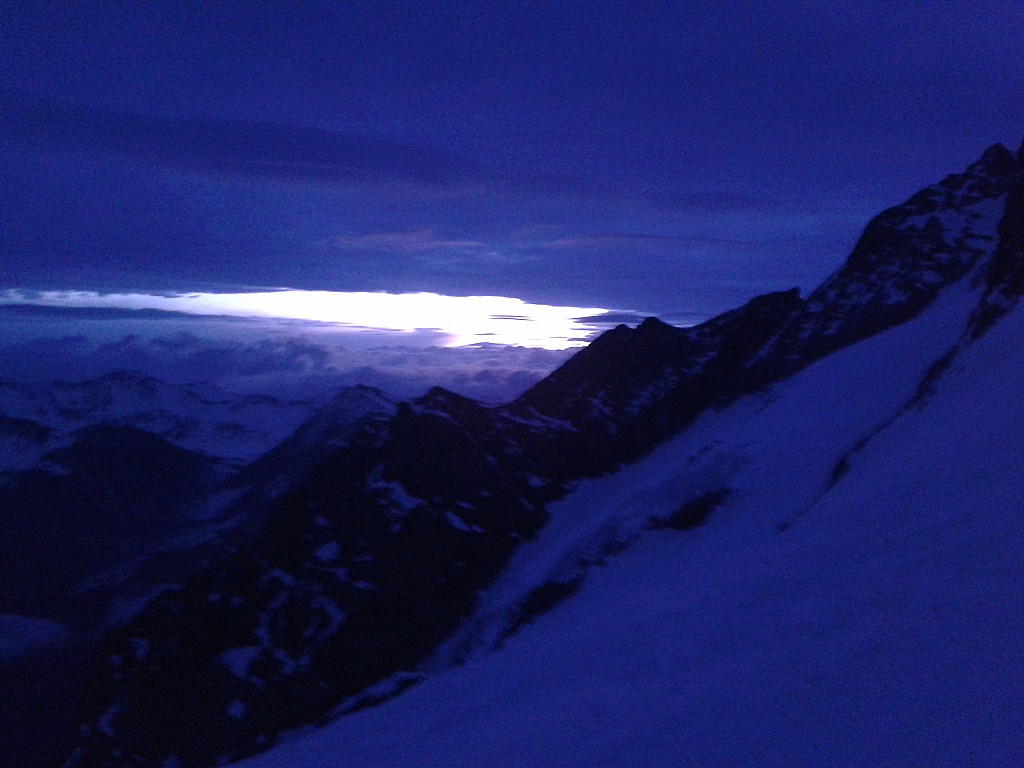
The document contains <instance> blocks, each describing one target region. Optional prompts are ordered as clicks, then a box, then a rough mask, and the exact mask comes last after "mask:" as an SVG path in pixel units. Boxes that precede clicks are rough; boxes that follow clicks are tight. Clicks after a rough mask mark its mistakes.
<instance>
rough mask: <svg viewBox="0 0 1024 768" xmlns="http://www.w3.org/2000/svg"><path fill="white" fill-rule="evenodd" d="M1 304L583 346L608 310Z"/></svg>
mask: <svg viewBox="0 0 1024 768" xmlns="http://www.w3.org/2000/svg"><path fill="white" fill-rule="evenodd" d="M0 305H31V306H46V307H61V308H69V309H71V308H87V309H128V310H158V311H164V312H178V313H183V314H189V315H206V316H230V317H261V318H276V319H282V320H297V321H307V322H312V323H323V324H335V325H339V326H344V327H346V328H347V329H370V330H378V331H381V330H383V331H393V332H409V333H411V332H414V331H421V330H434V331H438V332H440V333H441V334H443V335H444V337H445V344H444V345H445V346H449V347H458V346H468V345H472V344H479V343H485V342H486V343H491V344H508V345H515V346H523V347H540V348H544V349H567V348H569V347H575V346H581V345H583V344H584V343H585V342H586V340H588V339H589V337H591V336H592V335H593V334H594V333H596V332H597V331H599V330H601V329H602V325H601V324H600V323H599V320H600V318H601V316H602V315H605V314H608V313H610V310H608V309H604V308H601V307H562V306H552V305H548V304H530V303H528V302H525V301H523V300H521V299H515V298H509V297H505V296H443V295H439V294H436V293H401V294H393V293H365V292H363V293H355V292H353V293H342V292H335V291H299V290H279V291H263V292H251V293H188V294H174V295H158V294H146V293H97V292H94V291H39V292H28V291H19V290H8V291H5V292H2V293H0Z"/></svg>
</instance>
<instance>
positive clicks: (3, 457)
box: [0, 371, 323, 472]
mask: <svg viewBox="0 0 1024 768" xmlns="http://www.w3.org/2000/svg"><path fill="white" fill-rule="evenodd" d="M322 405H323V403H322V402H320V401H318V400H316V399H313V398H311V399H307V400H295V399H293V400H286V399H281V398H277V397H273V396H269V395H251V394H236V393H231V392H226V391H224V390H222V389H219V388H218V387H216V386H214V385H211V384H189V385H175V384H169V383H167V382H164V381H160V380H158V379H154V378H152V377H149V376H145V375H143V374H141V373H136V372H132V371H114V372H112V373H109V374H106V375H105V376H101V377H100V378H98V379H91V380H89V381H82V382H49V383H15V382H5V381H0V472H3V471H22V470H25V469H29V468H31V467H34V466H36V465H37V464H38V462H39V461H40V459H42V457H43V456H44V455H45V454H46V453H48V452H49V451H52V450H54V449H56V448H58V447H63V446H65V445H68V444H70V443H71V442H72V441H73V439H74V435H75V433H76V432H78V431H79V430H82V429H85V428H88V427H92V426H96V425H98V424H112V425H116V426H129V427H134V428H136V429H141V430H145V431H146V432H151V433H153V434H154V435H157V436H159V437H161V438H163V439H165V440H168V441H169V442H171V443H174V444H175V445H178V446H179V447H181V448H185V449H187V450H190V451H197V452H199V453H203V454H206V455H209V456H212V457H216V458H218V459H224V460H227V461H229V462H232V463H234V464H236V465H240V464H244V463H247V462H249V461H252V460H253V459H255V458H256V457H258V456H260V455H262V454H263V453H264V452H266V451H267V450H269V449H270V448H272V447H273V446H275V445H276V444H277V443H278V442H280V441H281V440H283V439H284V438H285V437H287V436H288V435H289V434H290V433H291V432H292V431H293V430H294V429H295V428H296V427H298V426H299V424H300V423H301V422H302V421H304V420H305V419H307V418H309V417H310V416H311V415H312V414H313V413H314V412H315V411H316V410H317V409H318V408H319V407H321V406H322Z"/></svg>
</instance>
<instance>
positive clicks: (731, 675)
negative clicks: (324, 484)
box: [243, 280, 1024, 768]
mask: <svg viewBox="0 0 1024 768" xmlns="http://www.w3.org/2000/svg"><path fill="white" fill-rule="evenodd" d="M971 285H972V281H970V280H965V281H963V282H962V283H960V284H958V285H957V286H955V287H954V288H952V289H950V290H949V291H947V292H946V293H945V294H944V295H943V296H942V297H941V298H940V299H939V300H938V301H937V302H936V303H934V304H933V305H932V306H931V307H930V308H929V309H928V310H927V311H925V312H924V314H922V315H921V316H920V317H919V318H917V319H916V320H914V321H912V322H911V323H908V324H906V325H904V326H901V327H898V328H895V329H893V330H890V331H888V332H886V333H884V334H881V335H879V336H876V337H874V338H872V339H869V340H867V341H864V342H861V343H860V344H857V345H855V346H853V347H850V348H847V349H846V350H843V351H841V352H838V353H836V354H833V355H831V356H829V357H827V358H825V359H823V360H821V361H819V362H818V363H816V364H814V365H812V366H810V367H809V368H807V369H806V370H804V371H803V372H801V373H800V374H797V375H796V376H794V377H792V378H791V379H789V380H787V381H786V382H783V383H781V384H778V385H776V386H774V387H773V388H772V389H770V390H769V391H767V392H765V393H763V394H759V395H756V396H752V397H748V398H745V399H742V400H740V401H738V402H736V403H735V404H733V405H732V406H731V407H730V408H728V409H725V410H723V411H720V412H712V413H707V414H705V415H704V416H703V417H701V418H700V419H699V420H698V422H697V423H695V424H694V425H693V426H692V427H691V428H690V429H688V430H687V431H686V432H685V433H683V434H682V435H681V436H679V437H678V438H676V439H674V440H672V441H670V442H669V443H667V444H665V445H663V446H662V447H661V448H660V449H658V450H657V451H655V452H654V453H653V454H651V455H650V456H649V457H647V458H646V459H644V460H642V461H640V462H639V463H637V464H635V465H633V466H631V467H628V468H626V469H624V470H623V471H621V472H619V473H617V474H615V475H612V476H609V477H606V478H602V479H597V480H592V481H587V482H585V483H584V484H582V485H581V486H580V487H579V489H578V490H577V491H575V492H574V493H573V494H572V495H570V496H569V497H567V498H566V499H564V500H563V501H561V502H559V503H557V504H554V505H552V506H551V508H550V511H551V514H552V518H553V519H552V523H551V524H550V525H549V526H548V527H547V528H546V529H545V531H544V532H543V533H542V534H541V535H540V536H539V537H538V538H537V539H536V540H535V541H534V542H533V543H532V544H530V545H528V546H526V547H524V548H523V549H521V550H520V552H519V553H518V554H517V556H516V557H515V558H514V559H513V560H512V561H511V563H510V566H509V568H508V570H507V571H506V573H505V574H504V576H503V577H502V578H501V579H499V581H498V582H496V584H495V585H494V586H493V587H492V588H491V590H489V592H488V593H486V595H485V596H484V598H483V600H482V601H481V607H480V609H479V610H478V612H477V614H476V616H475V617H474V620H473V621H472V622H471V623H470V624H469V625H468V627H467V629H466V630H465V631H464V632H463V633H462V634H461V635H460V636H459V637H458V638H457V639H456V641H455V642H453V643H452V644H449V645H448V646H446V647H445V648H444V649H442V651H441V652H440V653H439V655H438V656H437V657H436V658H435V659H434V669H433V672H434V673H433V674H432V675H430V676H429V677H427V678H426V679H425V680H424V681H423V682H422V683H420V684H419V685H417V686H415V687H413V688H411V689H410V690H408V691H406V692H405V693H403V694H402V695H400V696H398V697H397V698H394V699H391V700H390V701H388V702H386V703H384V704H382V705H379V706H377V707H374V708H370V709H366V710H363V711H361V712H356V713H353V714H349V715H347V716H345V717H343V718H341V719H339V720H337V721H335V722H333V723H331V724H329V725H327V726H325V727H323V728H321V729H307V730H306V731H302V732H298V733H294V734H292V735H291V736H290V737H288V738H286V739H284V740H283V741H282V743H281V744H279V745H278V746H277V747H276V748H275V749H274V750H272V751H270V752H268V753H266V754H265V755H262V756H260V757H257V758H254V759H252V760H250V761H246V762H245V763H243V765H245V766H247V768H272V767H278V766H281V767H283V766H295V765H304V766H308V767H309V768H337V767H340V766H351V765H363V766H432V765H437V766H442V765H443V766H446V767H454V766H480V765H488V766H505V765H508V766H513V765H514V766H522V765H544V766H596V765H602V766H636V765H644V766H687V765H692V766H710V765H714V766H732V765H735V766H751V765H756V766H773V765H777V766H794V765H858V766H870V765H878V766H883V765H884V766H897V765H900V766H902V765H949V766H952V765H956V766H970V765H976V766H993V765H1000V766H1004V765H1005V766H1009V765H1019V764H1021V762H1022V761H1024V736H1021V734H1022V733H1024V633H1022V632H1021V631H1020V617H1021V616H1024V592H1022V591H1021V589H1020V584H1021V582H1022V577H1024V524H1022V517H1021V515H1022V512H1024V471H1022V470H1024V406H1022V403H1024V378H1022V376H1021V373H1022V372H1024V310H1022V309H1021V308H1018V309H1016V310H1014V311H1013V312H1011V313H1010V314H1009V315H1007V316H1006V317H1005V318H1003V319H1002V320H1001V321H1000V322H998V323H997V324H996V325H994V326H993V327H992V328H991V330H989V332H988V333H987V334H986V335H984V336H982V337H981V338H980V339H979V340H977V341H974V342H970V343H967V342H964V340H963V338H962V337H963V334H964V333H965V331H966V330H967V328H968V324H969V321H970V316H971V312H972V308H973V307H974V306H976V303H977V301H978V296H979V293H980V290H981V288H980V287H979V288H973V289H972V288H971ZM953 347H957V349H958V353H957V354H956V356H955V357H954V358H953V359H952V362H951V365H949V367H947V368H945V371H944V373H943V374H942V375H941V377H939V378H938V379H937V380H936V379H934V370H930V369H931V366H932V363H933V362H934V361H935V360H936V359H938V358H941V357H942V356H943V354H944V353H945V352H946V351H948V350H949V349H950V348H953ZM925 381H928V383H929V386H927V387H924V388H922V387H921V386H920V385H921V384H922V383H923V382H925ZM709 491H723V492H724V493H723V494H720V495H719V496H718V497H716V498H717V500H718V501H719V503H718V505H717V506H716V507H715V508H714V509H713V511H711V514H710V517H709V519H708V520H707V522H706V523H704V524H703V525H701V526H698V527H695V528H693V529H692V530H687V531H683V530H673V529H671V528H669V527H665V526H664V525H663V524H661V523H659V522H658V521H659V520H667V519H669V518H671V517H672V516H673V515H674V514H675V513H676V512H677V511H678V510H679V508H680V506H681V505H683V504H684V503H685V502H686V501H687V500H688V499H693V498H694V497H699V496H701V495H702V494H706V493H707V492H709ZM581 574H582V575H583V576H582V578H580V575H581ZM574 579H578V580H577V581H576V582H575V584H574V589H575V592H574V594H571V595H569V596H568V597H566V598H565V599H564V600H563V601H562V602H561V603H559V604H558V605H556V606H555V607H554V608H553V609H551V610H550V611H548V612H547V613H544V614H541V615H536V616H533V617H531V618H530V619H529V621H528V623H526V624H525V625H523V626H521V627H519V629H518V631H517V632H515V633H514V634H512V635H511V636H506V637H504V638H503V640H502V642H501V645H500V648H499V649H498V650H496V651H493V652H492V651H491V650H490V648H491V647H492V646H493V645H494V643H495V641H496V640H497V639H498V638H499V637H501V635H502V631H503V630H504V629H507V628H509V626H510V618H513V617H514V616H515V606H516V604H517V603H519V604H521V603H522V600H523V599H524V598H525V597H526V596H527V595H528V594H529V593H530V592H531V591H532V590H534V589H535V588H536V587H538V586H541V585H542V584H545V583H547V582H550V581H552V580H554V581H561V582H563V583H564V582H567V581H573V580H574ZM455 646H459V647H460V648H461V653H458V654H456V655H457V656H459V657H460V658H465V657H466V656H467V655H468V656H469V660H468V662H467V663H466V664H465V665H464V666H460V667H456V668H447V669H445V668H444V662H446V661H448V660H450V659H451V658H452V654H453V652H454V651H455V650H456V648H455ZM467 648H471V649H474V650H473V652H471V653H469V654H467V653H466V649H467Z"/></svg>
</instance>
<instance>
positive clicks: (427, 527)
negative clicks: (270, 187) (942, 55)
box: [69, 146, 1024, 768]
mask: <svg viewBox="0 0 1024 768" xmlns="http://www.w3.org/2000/svg"><path fill="white" fill-rule="evenodd" d="M1022 176H1024V174H1022V161H1021V158H1020V157H1017V158H1015V157H1014V156H1013V155H1012V154H1011V153H1010V152H1009V151H1008V150H1006V149H1004V148H1002V147H998V146H997V147H993V148H992V149H989V150H988V151H987V152H986V153H985V154H984V156H983V157H982V158H981V160H980V161H979V162H978V163H976V164H974V165H972V166H971V167H970V168H969V169H968V170H967V171H966V172H965V173H963V174H959V175H955V176H950V177H948V178H947V179H945V180H943V181H942V182H940V183H939V184H936V185H934V186H932V187H928V188H927V189H925V190H923V191H922V192H920V193H918V194H917V195H915V196H914V197H912V198H911V199H910V200H908V201H907V202H906V203H905V204H903V205H902V206H898V207H896V208H893V209H890V210H889V211H886V212H884V213H883V214H881V215H880V216H879V217H877V218H876V219H874V220H873V221H872V222H871V223H870V224H869V225H868V227H867V229H866V230H865V232H864V235H863V236H862V238H861V240H860V242H859V243H858V244H857V246H856V248H855V250H854V252H853V254H852V255H851V256H850V259H849V260H848V262H847V263H846V264H845V265H844V266H843V267H842V268H841V269H840V270H839V271H838V272H837V273H836V274H834V275H833V276H832V277H830V278H829V279H828V280H827V281H826V282H825V283H824V284H823V285H822V286H821V288H819V289H818V290H816V291H815V292H814V293H812V294H811V296H810V297H809V298H808V299H806V300H801V299H800V297H799V295H798V294H797V292H796V291H795V290H794V291H788V292H783V293H777V294H770V295H767V296H762V297H759V298H757V299H754V300H753V301H751V302H750V303H748V304H747V305H745V306H744V307H741V308H739V309H737V310H734V311H732V312H728V313H725V314H724V315H722V316H720V317H717V318H715V319H713V320H710V321H708V322H706V323H704V324H702V325H699V326H696V327H693V328H687V329H679V328H673V327H670V326H667V325H665V324H664V323H661V322H659V321H657V320H655V319H649V320H647V321H645V322H644V323H642V324H641V325H640V326H639V327H637V328H635V329H630V328H627V327H625V326H620V327H618V328H616V329H614V330H612V331H610V332H608V333H606V334H605V335H603V336H602V337H600V338H599V339H597V340H596V341H595V342H594V343H593V344H591V345H590V346H589V347H587V348H586V349H584V350H582V351H581V352H580V353H578V354H577V355H576V356H575V357H573V358H572V359H571V360H569V361H568V362H567V363H566V364H565V365H564V366H563V367H562V368H560V369H559V370H557V371H556V372H554V373H553V374H552V375H551V376H550V377H549V378H547V379H545V380H544V381H542V382H540V383H539V384H537V385H536V386H535V387H534V388H533V389H531V390H530V391H528V392H527V393H525V394H524V395H523V396H521V397H520V398H518V399H517V400H515V401H513V402H512V403H509V404H507V405H504V406H500V407H484V406H482V405H480V404H477V403H475V402H473V401H471V400H468V399H466V398H462V397H459V396H457V395H455V394H452V393H450V392H447V391H445V390H442V389H435V390H432V391H431V392H429V393H428V394H427V395H426V396H424V397H422V398H420V399H418V400H414V401H411V402H407V403H401V404H399V405H397V407H395V408H393V409H383V410H374V411H372V412H370V413H368V414H367V415H366V416H365V417H364V418H362V419H360V420H358V421H357V422H354V423H347V424H346V425H345V427H344V432H345V439H344V440H343V441H340V443H339V444H338V445H337V446H332V445H331V444H330V441H329V440H326V442H325V441H324V440H321V439H320V437H318V436H317V435H318V434H320V433H318V432H317V429H315V428H313V427H312V426H310V427H307V428H306V429H305V432H302V431H300V433H299V434H300V435H305V437H303V438H302V439H301V440H300V439H298V438H297V439H296V441H293V443H292V447H291V448H287V447H286V448H283V449H282V451H281V452H279V453H278V454H277V458H276V459H274V460H273V461H270V460H268V462H267V464H266V465H264V466H275V467H277V468H278V469H276V470H274V471H275V472H279V470H280V467H282V466H284V465H286V464H287V461H285V460H283V459H282V458H281V457H282V456H292V457H295V456H300V455H301V456H305V457H307V458H308V459H309V465H308V466H307V467H306V468H305V469H304V470H303V471H301V472H295V473H291V474H289V473H287V472H285V473H284V474H279V475H275V477H277V476H279V477H283V478H285V485H286V487H285V488H283V489H282V490H281V492H280V493H276V494H274V496H273V500H272V501H270V502H268V503H269V505H270V506H269V509H268V511H267V513H266V515H267V517H266V524H265V526H264V527H263V529H262V532H261V533H260V534H259V535H258V536H256V537H254V538H253V539H252V540H251V541H249V542H248V543H246V544H245V545H244V546H240V547H237V548H235V549H233V550H232V551H230V552H226V553H224V555H223V556H222V558H221V559H220V560H219V562H218V563H217V565H216V566H215V567H212V568H210V569H209V570H207V571H206V572H204V573H201V574H199V575H198V576H195V577H193V578H192V579H191V580H189V581H188V582H187V583H186V584H185V585H184V586H183V587H181V588H178V589H173V590H170V591H167V592H165V593H164V594H162V595H160V596H159V597H157V598H156V599H154V600H153V601H152V602H151V603H150V604H149V605H148V606H146V607H145V608H144V609H143V610H142V611H141V612H140V613H139V614H138V615H137V617H136V618H135V619H134V620H133V621H132V622H131V623H130V624H128V625H127V626H125V627H123V628H121V629H119V630H117V631H116V632H114V633H113V634H112V635H111V636H110V637H109V638H108V639H107V641H106V643H105V645H104V648H103V650H102V653H101V654H100V655H99V657H98V659H97V660H96V664H95V668H94V669H93V670H92V673H91V675H90V683H89V685H88V688H87V692H86V696H85V700H84V703H83V710H82V729H81V734H82V735H81V741H80V745H79V748H78V749H77V750H76V752H75V753H74V755H73V756H72V758H71V760H70V762H69V765H71V766H79V767H82V768H84V767H87V766H108V767H113V766H129V765H131V766H158V765H161V764H163V763H165V762H166V761H168V760H171V759H173V760H174V761H176V762H175V763H174V764H176V765H179V766H186V767H193V766H209V765H214V764H219V763H223V762H225V761H230V760H234V759H237V758H240V757H243V756H245V755H248V754H252V753H254V752H257V751H260V750H261V749H264V748H266V747H267V746H269V745H270V744H271V743H272V742H273V740H274V738H275V737H276V735H277V734H278V733H279V732H281V731H282V730H284V729H287V728H290V727H294V726H298V725H301V724H306V723H311V722H315V721H317V720H319V719H321V718H324V717H327V716H329V715H331V713H332V712H338V711H341V710H344V709H345V708H347V707H348V708H350V707H352V706H357V705H358V700H357V699H354V698H353V697H358V696H359V695H361V694H362V695H364V696H366V695H368V694H366V693H365V692H366V690H367V689H368V688H370V687H371V686H374V685H375V684H378V683H380V682H381V681H384V680H387V679H388V678H391V679H393V680H396V681H399V683H396V685H399V684H401V682H402V681H406V682H407V681H408V680H411V679H414V678H410V677H408V674H409V673H411V672H413V671H414V670H415V669H416V667H417V665H418V664H419V663H420V662H421V661H422V660H423V659H424V658H425V657H426V656H427V654H429V653H430V652H431V651H432V650H433V649H434V648H435V647H436V646H437V644H438V643H439V642H441V641H442V640H443V639H444V638H445V637H446V636H448V635H449V634H450V633H451V632H452V631H453V630H454V629H456V628H457V627H458V625H459V623H460V621H461V620H463V619H464V618H465V617H466V616H467V615H468V613H469V612H470V611H471V609H472V608H473V605H474V600H475V598H476V595H477V594H478V592H479V590H481V589H482V588H483V587H485V586H486V585H487V584H488V583H490V582H491V581H492V580H493V579H494V578H495V577H496V575H497V574H498V573H499V572H500V571H501V569H502V567H503V565H504V564H505V563H506V562H507V561H508V559H509V557H510V556H511V554H512V552H513V551H514V550H515V548H516V547H517V545H518V544H519V543H520V542H522V541H524V540H527V539H529V538H530V537H532V536H533V535H535V534H536V532H537V531H538V530H539V529H540V528H541V527H542V526H543V525H544V524H545V522H546V519H547V513H546V509H545V505H546V504H547V503H548V502H550V501H551V500H553V499H556V498H558V497H559V496H560V495H561V494H563V493H564V492H565V490H566V489H567V488H569V487H570V486H571V485H572V483H573V482H574V481H577V480H579V479H581V478H584V477H588V476H595V475H598V474H601V473H605V472H608V471H611V470H613V469H614V468H616V467H617V466H619V465H620V464H621V463H623V462H627V461H631V460H634V459H636V458H639V457H640V456H642V455H644V454H645V453H646V452H647V451H649V450H651V449H652V448H653V447H654V446H656V445H657V444H658V443H659V442H661V441H663V440H665V439H667V438H668V437H670V436H672V435H674V434H676V433H678V432H679V431H680V430H681V429H684V428H685V427H686V426H687V424H688V423H690V422H691V421H692V420H693V419H694V418H695V417H696V416H698V415H699V414H700V413H701V412H702V411H703V410H704V409H706V408H709V407H714V406H716V405H720V404H723V403H725V402H728V401H729V400H731V399H734V398H736V397H738V396H741V395H743V394H746V393H750V392H754V391H758V390H761V389H763V388H764V387H767V386H769V385H770V384H771V383H772V382H774V381H777V380H779V379H780V378H782V377H785V376H788V375H790V374H792V373H793V372H795V371H797V370H799V369H800V368H802V367H804V366H807V365H809V364H810V363H812V362H814V361H815V360H817V359H819V358H821V357H822V356H824V355H826V354H829V353H830V352H832V351H835V350H837V349H840V348H842V347H845V346H848V345H850V344H853V343H856V342H857V341H859V340H861V339H864V338H866V337H867V336H870V335H872V334H874V333H878V332H880V331H882V330H884V329H886V328H889V327H892V326H894V325H897V324H899V323H902V322H905V321H907V320H909V319H911V318H913V317H914V316H916V315H917V314H919V313H920V312H921V311H922V310H923V308H924V307H925V306H927V305H928V303H930V302H931V301H932V300H933V299H934V298H935V297H936V296H937V295H938V294H939V293H940V292H941V291H942V290H943V289H944V288H945V287H947V286H949V285H950V284H952V283H954V282H956V281H958V280H961V279H965V278H966V277H967V276H968V275H970V274H971V273H972V272H974V274H975V275H976V277H975V279H977V280H983V281H986V285H987V286H988V287H987V292H986V294H985V296H986V298H985V299H984V301H983V304H982V306H981V307H980V308H979V311H978V319H977V321H976V323H975V327H976V329H977V330H976V332H977V333H981V332H983V331H984V327H985V323H986V322H987V323H991V322H993V321H994V318H996V317H997V316H998V313H999V312H1000V311H1005V307H1006V306H1008V304H1009V303H1011V302H1013V301H1015V300H1016V298H1017V297H1019V295H1020V294H1021V292H1022V290H1024V277H1022V275H1024V254H1022V242H1024V235H1022V229H1021V222H1022V219H1024V182H1022ZM1000 308H1002V310H1001V309H1000ZM325 434H326V433H325ZM300 443H301V445H302V446H304V447H303V450H302V451H298V452H296V449H295V445H297V444H300ZM307 449H309V450H307ZM289 450H291V451H293V453H291V454H289V453H288V451H289ZM289 460H290V459H289ZM253 466H254V469H253V470H252V471H253V472H254V473H255V475H259V471H258V470H257V469H256V468H257V467H258V465H253ZM251 482H253V483H258V482H259V480H258V477H257V478H251ZM264 496H265V497H266V494H265V495H264ZM691 512H692V511H689V512H687V515H689V516H683V517H681V518H680V520H679V521H678V525H680V526H688V525H693V524H697V523H696V522H694V521H693V520H691V517H693V514H691ZM697 522H699V521H697ZM403 675H406V677H403ZM346 701H347V702H348V703H347V704H346ZM353 702H355V703H353Z"/></svg>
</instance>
